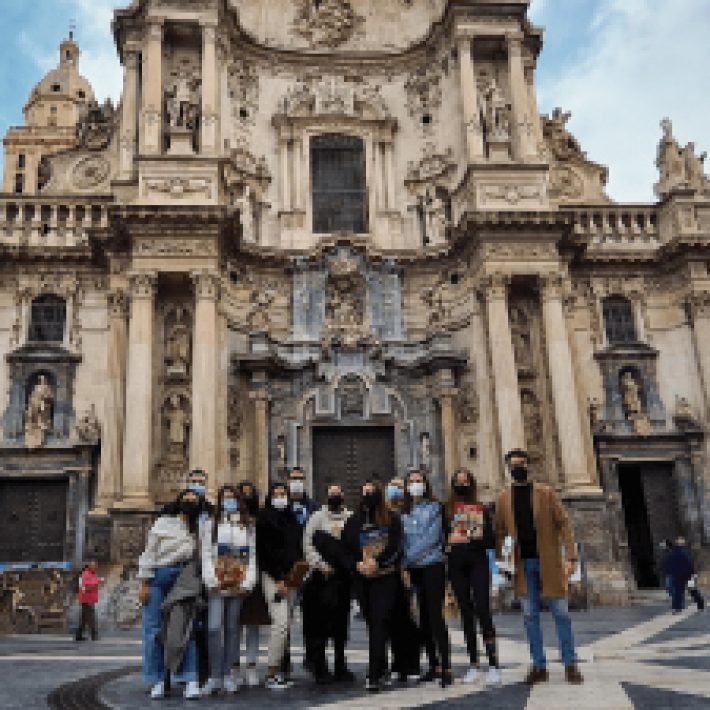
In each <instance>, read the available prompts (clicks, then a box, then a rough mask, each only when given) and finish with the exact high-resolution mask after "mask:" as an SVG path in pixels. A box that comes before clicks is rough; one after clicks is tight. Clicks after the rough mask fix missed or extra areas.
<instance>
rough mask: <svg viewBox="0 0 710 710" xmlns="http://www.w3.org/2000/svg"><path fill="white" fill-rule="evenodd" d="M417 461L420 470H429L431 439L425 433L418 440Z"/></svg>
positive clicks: (427, 433)
mask: <svg viewBox="0 0 710 710" xmlns="http://www.w3.org/2000/svg"><path fill="white" fill-rule="evenodd" d="M419 460H420V461H421V465H422V468H426V469H429V468H431V438H430V436H429V432H427V431H425V432H424V433H422V435H421V437H420V439H419Z"/></svg>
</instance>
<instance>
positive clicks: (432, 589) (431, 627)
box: [402, 471, 453, 688]
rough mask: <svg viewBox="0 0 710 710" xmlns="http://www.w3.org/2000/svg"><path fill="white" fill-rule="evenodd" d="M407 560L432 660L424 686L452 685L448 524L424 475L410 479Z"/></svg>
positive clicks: (405, 517)
mask: <svg viewBox="0 0 710 710" xmlns="http://www.w3.org/2000/svg"><path fill="white" fill-rule="evenodd" d="M402 525H403V529H404V559H403V562H402V566H403V567H404V569H405V570H407V572H408V573H409V575H410V578H411V582H412V587H413V588H414V591H415V594H416V596H417V602H418V605H419V616H420V627H421V632H422V636H423V639H424V647H425V649H426V653H427V657H428V659H429V670H428V672H427V673H425V674H424V675H423V676H422V678H421V680H422V682H431V681H433V680H436V679H438V680H439V681H440V683H441V687H442V688H446V687H447V686H449V685H451V683H452V682H453V679H452V675H451V642H450V640H449V630H448V628H447V626H446V621H444V599H445V597H446V564H445V555H444V546H445V544H446V537H447V536H446V523H445V519H444V507H443V506H442V504H441V503H440V502H439V501H437V500H435V499H434V496H433V494H432V491H431V485H430V484H429V480H428V479H427V477H426V475H425V474H424V473H422V472H421V471H411V472H410V473H409V475H408V476H407V498H406V505H405V513H404V515H403V516H402Z"/></svg>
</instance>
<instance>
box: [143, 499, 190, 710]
mask: <svg viewBox="0 0 710 710" xmlns="http://www.w3.org/2000/svg"><path fill="white" fill-rule="evenodd" d="M173 510H175V511H176V512H175V514H172V515H161V516H160V517H159V518H158V519H157V520H156V521H155V523H154V524H153V527H152V528H151V529H150V531H149V532H148V539H147V543H146V547H145V550H144V552H143V553H142V554H141V555H140V557H139V559H138V579H139V580H140V583H141V586H140V590H139V593H138V596H139V600H140V602H141V604H142V605H143V678H144V680H145V682H146V683H148V684H149V685H150V686H151V691H150V695H151V697H152V698H154V699H157V698H162V697H164V696H165V690H166V668H165V655H164V648H163V640H162V626H163V602H164V601H165V600H166V598H167V597H168V595H169V593H170V591H171V590H172V589H173V587H174V586H175V583H176V582H177V581H178V579H179V577H180V575H181V573H182V572H183V570H184V568H185V567H186V566H187V565H188V564H189V563H190V562H191V561H193V560H195V559H196V557H197V554H196V553H197V538H198V525H199V514H200V500H199V497H198V495H197V494H196V493H195V492H194V491H191V490H185V491H182V493H180V494H179V495H178V497H177V499H176V501H175V504H174V506H173ZM175 680H177V681H178V682H184V683H185V684H186V685H185V697H186V698H187V699H188V700H193V699H196V698H199V697H200V686H199V684H198V682H197V649H196V646H195V639H194V635H193V636H192V637H191V638H190V639H189V641H188V642H187V645H186V647H185V649H184V654H183V659H182V667H181V670H180V672H179V673H178V675H177V676H176V677H175Z"/></svg>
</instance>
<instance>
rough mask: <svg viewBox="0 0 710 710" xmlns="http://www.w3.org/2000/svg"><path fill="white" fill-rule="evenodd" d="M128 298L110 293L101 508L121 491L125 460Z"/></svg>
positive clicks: (118, 293)
mask: <svg viewBox="0 0 710 710" xmlns="http://www.w3.org/2000/svg"><path fill="white" fill-rule="evenodd" d="M127 316H128V299H127V298H126V294H125V293H124V292H123V291H114V292H112V293H109V295H108V321H109V332H108V352H107V362H106V390H105V393H104V406H103V417H102V427H101V467H100V469H99V481H98V500H97V505H96V508H97V510H98V511H106V510H108V509H109V508H111V506H113V504H114V503H115V502H116V500H118V498H119V497H120V495H121V472H122V467H121V462H122V457H123V450H122V449H123V432H124V422H125V411H126V397H125V386H126V366H125V363H126V343H127V333H128V328H127Z"/></svg>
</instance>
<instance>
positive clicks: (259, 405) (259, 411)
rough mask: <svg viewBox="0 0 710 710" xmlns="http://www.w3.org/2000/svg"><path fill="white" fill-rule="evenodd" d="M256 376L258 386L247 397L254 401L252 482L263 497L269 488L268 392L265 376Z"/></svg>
mask: <svg viewBox="0 0 710 710" xmlns="http://www.w3.org/2000/svg"><path fill="white" fill-rule="evenodd" d="M257 377H258V380H259V382H258V386H257V388H256V389H253V390H252V391H251V392H250V393H249V399H251V401H252V402H254V483H255V484H256V487H257V488H258V489H259V493H260V494H261V496H262V497H263V496H265V495H266V493H267V492H268V490H269V393H268V391H267V389H266V381H265V378H266V376H265V375H263V376H257V375H255V378H257ZM262 380H263V381H262Z"/></svg>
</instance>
